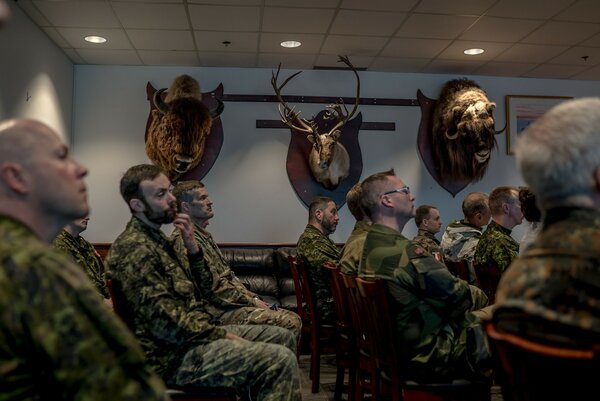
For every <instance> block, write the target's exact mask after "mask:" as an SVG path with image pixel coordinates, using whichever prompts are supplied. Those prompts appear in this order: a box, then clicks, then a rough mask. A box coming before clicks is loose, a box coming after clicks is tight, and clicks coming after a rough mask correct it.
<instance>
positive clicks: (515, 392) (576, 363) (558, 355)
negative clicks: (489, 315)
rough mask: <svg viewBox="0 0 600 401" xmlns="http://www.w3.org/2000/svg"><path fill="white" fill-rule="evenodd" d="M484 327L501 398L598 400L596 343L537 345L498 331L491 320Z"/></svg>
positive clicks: (521, 400) (516, 400) (599, 367)
mask: <svg viewBox="0 0 600 401" xmlns="http://www.w3.org/2000/svg"><path fill="white" fill-rule="evenodd" d="M485 330H486V334H487V337H488V340H489V343H490V346H491V349H492V355H493V359H494V363H495V371H496V376H497V377H496V380H497V382H498V383H499V384H500V385H501V386H502V392H503V395H504V400H505V401H532V400H540V401H545V400H578V401H580V400H597V399H598V394H597V391H598V387H597V382H596V380H598V372H600V344H599V345H598V346H594V347H590V348H588V349H573V348H563V347H559V346H554V345H547V344H541V343H539V342H536V341H532V340H530V339H526V338H523V337H520V336H518V335H515V334H511V333H506V332H501V331H500V330H498V329H497V327H496V326H495V324H494V323H493V322H486V323H485ZM599 343H600V342H599Z"/></svg>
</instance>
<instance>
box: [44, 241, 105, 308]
mask: <svg viewBox="0 0 600 401" xmlns="http://www.w3.org/2000/svg"><path fill="white" fill-rule="evenodd" d="M52 245H53V246H54V247H55V248H56V249H59V250H61V251H63V252H66V253H67V254H69V256H71V259H73V262H75V263H77V264H78V265H79V266H81V267H82V268H83V270H84V271H85V274H87V276H88V277H89V279H90V281H91V282H92V284H94V286H95V287H96V289H97V290H98V292H99V293H100V295H102V296H103V297H104V298H107V299H108V298H109V297H110V296H109V294H108V288H106V279H105V277H104V263H103V262H102V258H101V257H100V255H99V254H98V252H96V250H95V249H94V246H93V245H92V244H90V243H89V242H87V241H86V240H85V239H84V238H83V237H81V236H79V235H78V236H77V237H73V236H72V235H71V234H69V233H68V232H66V231H65V230H62V231H61V232H60V234H58V236H57V237H56V238H55V239H54V241H53V242H52Z"/></svg>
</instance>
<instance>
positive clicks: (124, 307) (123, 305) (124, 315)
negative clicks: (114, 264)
mask: <svg viewBox="0 0 600 401" xmlns="http://www.w3.org/2000/svg"><path fill="white" fill-rule="evenodd" d="M106 287H108V292H109V294H110V298H111V300H112V306H113V310H114V311H115V313H116V314H117V316H119V317H120V318H121V320H122V321H123V322H125V324H126V325H127V327H129V330H131V331H132V332H134V333H135V320H134V318H133V310H131V307H129V304H128V303H127V298H125V294H124V293H123V288H122V286H121V282H120V281H119V280H117V279H114V278H109V279H106Z"/></svg>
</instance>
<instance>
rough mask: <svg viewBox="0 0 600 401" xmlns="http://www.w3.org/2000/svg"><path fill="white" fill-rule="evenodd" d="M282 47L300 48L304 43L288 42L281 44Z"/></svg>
mask: <svg viewBox="0 0 600 401" xmlns="http://www.w3.org/2000/svg"><path fill="white" fill-rule="evenodd" d="M280 45H281V46H283V47H298V46H300V45H302V43H300V42H298V41H296V40H286V41H283V42H281V43H280Z"/></svg>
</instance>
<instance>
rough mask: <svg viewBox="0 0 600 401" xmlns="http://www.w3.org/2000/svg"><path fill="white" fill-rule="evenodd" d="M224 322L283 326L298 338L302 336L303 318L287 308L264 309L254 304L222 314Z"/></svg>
mask: <svg viewBox="0 0 600 401" xmlns="http://www.w3.org/2000/svg"><path fill="white" fill-rule="evenodd" d="M221 321H222V322H223V323H224V324H242V325H245V324H251V325H255V324H266V325H269V326H276V327H283V328H284V329H288V330H291V331H292V332H293V333H294V335H295V336H296V339H298V338H299V337H300V332H301V330H302V320H301V319H300V316H298V315H297V314H296V313H294V312H292V311H289V310H287V309H281V308H280V309H277V310H272V309H263V308H257V307H254V306H245V307H242V308H237V309H234V310H231V311H227V312H225V313H224V314H223V315H221Z"/></svg>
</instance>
